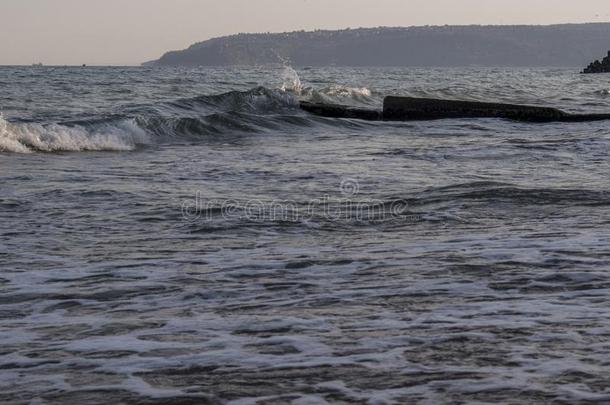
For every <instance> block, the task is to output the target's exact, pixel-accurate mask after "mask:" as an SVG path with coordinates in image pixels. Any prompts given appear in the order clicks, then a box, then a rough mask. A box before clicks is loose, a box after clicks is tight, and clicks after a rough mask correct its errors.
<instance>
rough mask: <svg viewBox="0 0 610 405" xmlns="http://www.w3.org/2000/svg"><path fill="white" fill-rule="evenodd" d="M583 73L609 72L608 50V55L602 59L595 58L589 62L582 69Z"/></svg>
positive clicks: (609, 58)
mask: <svg viewBox="0 0 610 405" xmlns="http://www.w3.org/2000/svg"><path fill="white" fill-rule="evenodd" d="M583 73H610V51H608V56H606V57H605V58H604V59H602V60H601V62H600V61H599V60H596V61H595V62H593V63H591V64H590V65H589V66H588V67H587V68H586V69H585V70H583Z"/></svg>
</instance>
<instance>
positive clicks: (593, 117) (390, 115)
mask: <svg viewBox="0 0 610 405" xmlns="http://www.w3.org/2000/svg"><path fill="white" fill-rule="evenodd" d="M300 106H301V109H303V110H305V111H307V112H309V113H311V114H315V115H319V116H322V117H330V118H356V119H361V120H367V121H380V120H383V121H430V120H441V119H457V118H501V119H509V120H514V121H523V122H587V121H600V120H610V114H569V113H566V112H564V111H561V110H558V109H557V108H551V107H536V106H529V105H519V104H503V103H483V102H477V101H459V100H441V99H433V98H415V97H396V96H388V97H386V98H385V99H384V101H383V110H374V109H366V108H357V107H350V106H344V105H338V104H318V103H310V102H307V101H302V102H301V103H300Z"/></svg>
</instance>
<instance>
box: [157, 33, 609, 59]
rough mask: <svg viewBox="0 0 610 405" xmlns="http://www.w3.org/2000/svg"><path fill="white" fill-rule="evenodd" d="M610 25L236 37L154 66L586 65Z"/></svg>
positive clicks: (175, 53)
mask: <svg viewBox="0 0 610 405" xmlns="http://www.w3.org/2000/svg"><path fill="white" fill-rule="evenodd" d="M609 40H610V23H595V24H593V23H592V24H564V25H549V26H526V25H520V26H439V27H431V26H426V27H409V28H385V27H382V28H367V29H347V30H341V31H313V32H305V31H299V32H290V33H281V34H239V35H232V36H228V37H221V38H214V39H210V40H208V41H204V42H199V43H196V44H194V45H192V46H190V47H189V48H188V49H185V50H182V51H172V52H168V53H166V54H165V55H163V56H162V57H161V58H160V59H159V60H156V61H152V62H149V63H148V65H154V66H229V65H266V64H277V63H284V62H288V63H290V64H292V65H294V66H331V65H339V66H441V67H442V66H532V67H534V66H545V67H546V66H548V67H553V66H557V67H559V66H561V67H566V66H582V65H584V64H585V63H587V62H588V61H590V60H592V59H594V58H595V56H596V55H599V52H600V49H607V47H608V41H609Z"/></svg>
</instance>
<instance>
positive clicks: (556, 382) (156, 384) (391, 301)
mask: <svg viewBox="0 0 610 405" xmlns="http://www.w3.org/2000/svg"><path fill="white" fill-rule="evenodd" d="M298 77H300V81H301V83H299V81H298ZM0 90H1V91H0V107H1V109H2V112H3V118H2V119H1V120H0V151H2V152H0V191H1V193H0V402H2V403H30V402H31V403H49V404H53V403H74V404H76V403H82V404H85V403H117V404H118V403H143V404H147V403H165V402H180V403H197V404H199V403H206V402H209V403H224V402H230V401H234V402H233V403H239V404H249V403H260V404H266V403H274V404H275V403H294V404H317V403H326V402H328V403H341V402H344V403H370V404H385V403H420V404H439V403H479V404H484V403H489V404H492V403H494V404H495V403H515V404H518V403H519V404H520V403H566V404H578V403H609V402H610V389H609V388H608V387H610V360H609V359H610V273H609V270H610V210H609V208H610V191H609V190H610V189H609V185H610V178H609V173H610V170H609V169H610V167H609V162H610V159H609V157H608V152H609V150H610V123H608V122H595V123H575V124H524V123H515V122H510V121H503V120H491V119H477V120H446V121H435V122H413V123H370V122H361V121H357V120H335V119H327V118H321V117H313V116H309V115H307V114H306V113H304V112H302V111H300V110H299V109H298V108H297V102H298V99H299V98H301V99H307V100H316V101H328V102H338V103H346V104H353V105H360V106H362V105H364V106H369V107H372V106H380V104H381V100H382V98H383V96H384V95H387V94H402V95H412V96H430V97H449V98H457V99H465V100H489V101H507V102H515V103H527V104H534V105H550V106H555V107H559V108H562V109H564V110H566V111H572V112H608V111H610V76H607V75H599V76H581V75H578V74H576V73H575V71H574V70H569V69H563V70H561V69H560V70H557V69H555V70H549V69H537V70H532V69H474V68H473V69H427V70H426V69H419V70H418V69H391V68H388V69H349V68H332V69H301V70H299V71H298V76H296V73H295V72H294V71H292V70H290V69H283V68H272V69H270V68H259V69H232V70H226V69H225V70H221V69H194V70H171V69H158V70H154V69H144V68H86V69H80V68H78V69H77V68H28V67H25V68H10V67H3V68H0ZM346 201H352V202H353V201H356V202H357V203H358V204H362V205H359V207H364V208H365V211H366V212H365V213H366V215H351V214H353V212H351V214H350V213H347V214H346V212H345V207H346V205H345V203H346ZM270 207H275V208H272V209H269V208H270ZM278 207H279V208H278ZM371 207H374V208H375V210H373V211H375V213H376V215H369V214H370V213H371V212H372V211H371V210H369V208H371ZM278 210H279V211H278ZM282 210H283V211H282ZM325 401H326V402H325Z"/></svg>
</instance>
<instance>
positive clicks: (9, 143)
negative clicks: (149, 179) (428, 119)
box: [0, 76, 371, 153]
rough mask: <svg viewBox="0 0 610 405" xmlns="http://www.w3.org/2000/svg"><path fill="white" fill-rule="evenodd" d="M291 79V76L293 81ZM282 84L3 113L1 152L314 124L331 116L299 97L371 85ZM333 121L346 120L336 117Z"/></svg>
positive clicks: (360, 92)
mask: <svg viewBox="0 0 610 405" xmlns="http://www.w3.org/2000/svg"><path fill="white" fill-rule="evenodd" d="M289 82H290V81H289ZM290 83H292V84H290V85H289V84H287V83H285V85H284V86H282V88H280V89H268V88H266V87H257V88H254V89H251V90H248V91H230V92H227V93H222V94H217V95H203V96H198V97H193V98H184V99H177V100H173V101H166V102H159V103H154V104H148V105H130V106H126V107H121V108H120V110H119V111H118V114H113V115H112V116H102V117H92V118H91V119H88V120H80V121H70V122H59V123H50V124H42V123H17V122H9V121H7V120H5V119H4V118H2V117H0V152H14V153H30V152H36V151H38V152H60V151H72V152H74V151H131V150H134V149H135V148H137V147H138V146H139V145H147V144H150V143H162V142H166V141H168V140H171V139H177V138H178V139H181V138H188V139H191V138H197V137H201V136H210V135H215V136H218V135H232V134H243V133H263V132H266V131H277V130H281V129H284V130H290V129H294V128H295V127H302V128H310V127H312V126H315V125H317V124H320V123H321V122H323V123H324V124H326V125H328V124H329V120H328V119H320V118H319V117H311V116H309V115H307V114H305V113H303V112H302V111H301V110H300V109H299V108H298V104H299V100H304V99H305V100H309V101H316V102H327V103H332V102H335V103H337V102H341V103H346V104H358V103H367V102H370V100H369V99H370V96H371V92H370V91H369V90H368V89H355V88H349V87H342V86H331V87H328V88H325V89H321V90H313V89H305V88H303V87H302V86H301V85H300V81H299V80H298V76H296V79H293V81H292V82H290ZM335 125H342V124H341V123H339V122H335Z"/></svg>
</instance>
